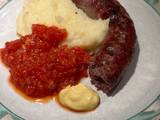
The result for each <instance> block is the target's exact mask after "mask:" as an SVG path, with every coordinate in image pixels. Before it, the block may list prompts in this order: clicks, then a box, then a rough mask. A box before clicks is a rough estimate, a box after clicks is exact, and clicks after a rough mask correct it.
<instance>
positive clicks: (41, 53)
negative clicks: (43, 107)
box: [1, 24, 90, 98]
mask: <svg viewBox="0 0 160 120" xmlns="http://www.w3.org/2000/svg"><path fill="white" fill-rule="evenodd" d="M66 38H67V31H66V30H65V29H59V28H57V27H54V26H53V27H46V26H44V25H38V24H35V25H33V26H32V34H31V35H27V36H24V37H21V38H20V39H17V40H14V41H11V42H7V43H6V44H5V48H3V49H2V50H1V58H2V62H3V63H4V64H5V65H6V66H7V67H9V69H10V73H11V77H10V78H11V79H10V81H11V83H12V84H13V85H14V86H15V87H16V88H17V89H18V90H20V91H22V92H23V93H24V94H25V95H27V96H30V97H32V98H43V97H46V96H51V95H56V94H57V93H58V92H59V91H60V90H61V89H63V88H65V87H66V86H68V85H75V84H77V83H79V82H80V79H81V78H82V77H85V76H87V68H88V61H89V58H90V55H89V53H88V52H86V51H85V50H84V49H82V48H80V47H72V48H69V47H68V46H67V45H61V43H62V42H63V41H64V40H65V39H66Z"/></svg>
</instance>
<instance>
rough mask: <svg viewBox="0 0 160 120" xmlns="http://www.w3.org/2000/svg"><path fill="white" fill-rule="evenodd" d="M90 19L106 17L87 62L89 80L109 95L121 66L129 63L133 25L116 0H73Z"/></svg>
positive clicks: (131, 52)
mask: <svg viewBox="0 0 160 120" xmlns="http://www.w3.org/2000/svg"><path fill="white" fill-rule="evenodd" d="M73 2H74V3H75V4H76V5H77V7H79V8H81V9H83V10H84V11H85V12H86V14H87V15H88V16H90V17H91V18H93V19H98V18H101V19H107V18H110V23H109V32H108V33H107V35H106V37H105V39H104V41H103V44H102V45H101V47H100V50H99V51H98V52H96V53H95V54H94V56H93V58H92V60H91V62H90V66H89V74H90V77H91V79H92V80H91V82H92V84H94V85H95V86H96V87H97V88H98V89H100V90H102V91H103V92H105V93H107V94H108V95H110V94H111V93H112V92H113V90H114V89H115V87H116V86H117V85H118V84H119V82H120V81H121V78H122V77H123V74H124V69H125V68H126V67H127V66H128V64H129V63H130V62H131V58H132V55H133V53H134V46H135V42H136V32H135V28H134V24H133V22H132V20H131V18H130V16H129V15H128V13H127V12H126V10H125V9H124V8H123V7H122V6H121V5H120V3H119V2H117V1H116V0H73Z"/></svg>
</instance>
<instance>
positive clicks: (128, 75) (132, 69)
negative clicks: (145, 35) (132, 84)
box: [111, 41, 140, 96]
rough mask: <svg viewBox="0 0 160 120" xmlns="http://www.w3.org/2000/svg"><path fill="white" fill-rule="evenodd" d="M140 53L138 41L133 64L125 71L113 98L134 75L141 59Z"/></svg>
mask: <svg viewBox="0 0 160 120" xmlns="http://www.w3.org/2000/svg"><path fill="white" fill-rule="evenodd" d="M139 53H140V47H139V43H138V41H136V43H135V51H134V54H133V57H132V60H131V63H130V64H129V66H127V68H126V70H124V73H123V74H122V77H121V79H122V80H121V81H120V83H119V85H118V86H117V87H116V89H115V90H114V92H113V93H112V94H111V96H115V95H116V94H117V93H118V92H119V91H120V90H121V89H122V88H123V87H124V86H125V85H126V84H127V82H128V81H129V80H130V78H131V77H132V75H133V74H134V72H135V70H136V66H137V63H138V59H139Z"/></svg>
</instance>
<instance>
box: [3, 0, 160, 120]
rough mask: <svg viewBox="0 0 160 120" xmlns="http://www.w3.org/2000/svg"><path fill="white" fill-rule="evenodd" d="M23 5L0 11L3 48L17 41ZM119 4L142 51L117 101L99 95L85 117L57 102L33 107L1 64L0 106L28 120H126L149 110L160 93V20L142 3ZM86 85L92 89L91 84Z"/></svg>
mask: <svg viewBox="0 0 160 120" xmlns="http://www.w3.org/2000/svg"><path fill="white" fill-rule="evenodd" d="M22 1H23V0H13V1H12V2H11V3H10V4H9V5H8V6H7V7H5V8H4V9H2V10H1V11H0V47H3V46H4V43H5V42H6V41H8V40H11V39H12V40H13V39H15V38H16V27H15V26H16V17H17V15H18V13H19V11H20V9H21V7H22ZM120 2H121V4H122V5H123V6H124V7H125V8H126V9H127V11H128V12H129V14H130V16H131V17H132V19H133V21H134V23H135V27H136V32H137V36H138V42H139V47H140V51H139V59H138V62H137V65H136V69H135V72H134V74H133V75H132V77H131V78H130V80H129V81H128V82H127V84H126V85H125V86H124V87H123V88H122V89H121V90H120V91H119V92H118V93H117V94H116V95H115V96H114V97H107V96H106V95H105V94H103V93H102V92H99V94H100V96H101V104H100V106H99V107H98V108H97V109H96V110H95V111H92V112H89V113H84V114H78V113H73V112H70V111H67V110H64V109H63V108H62V107H60V106H59V105H57V104H56V102H55V101H54V100H53V101H50V102H49V103H47V104H38V103H32V102H29V101H27V100H25V99H23V98H22V97H21V96H19V95H18V94H16V93H15V92H14V91H13V90H12V88H10V87H9V85H8V76H9V72H8V70H7V69H6V68H5V67H4V66H3V65H2V64H1V65H0V102H2V103H3V105H5V106H6V107H7V108H9V109H10V110H11V111H13V112H14V113H15V114H17V115H18V116H21V117H22V118H25V119H28V120H106V119H109V120H124V119H127V118H129V117H131V116H133V115H135V114H136V113H138V112H140V111H141V110H143V109H144V108H145V107H147V106H148V105H149V104H150V103H151V102H152V101H154V100H155V99H156V97H157V96H158V95H159V93H160V81H159V79H160V68H159V67H160V52H159V48H160V17H159V16H158V15H157V14H156V13H155V12H154V10H153V9H152V8H151V7H150V6H148V5H147V4H146V3H145V2H144V1H142V0H136V1H135V0H120ZM44 17H45V16H44ZM84 82H85V83H87V84H89V85H90V83H89V80H84ZM92 87H93V86H92Z"/></svg>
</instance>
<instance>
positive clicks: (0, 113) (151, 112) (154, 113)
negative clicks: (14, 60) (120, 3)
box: [0, 0, 160, 120]
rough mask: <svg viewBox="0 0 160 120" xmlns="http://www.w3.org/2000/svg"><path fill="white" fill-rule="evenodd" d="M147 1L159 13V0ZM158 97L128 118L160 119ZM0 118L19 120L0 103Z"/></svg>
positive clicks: (3, 2)
mask: <svg viewBox="0 0 160 120" xmlns="http://www.w3.org/2000/svg"><path fill="white" fill-rule="evenodd" d="M10 1H11V0H0V10H1V9H2V8H3V7H5V5H7V3H8V2H10ZM145 1H146V2H148V3H149V4H150V5H151V6H152V7H153V8H154V9H155V10H156V11H157V13H158V14H159V15H160V0H145ZM159 115H160V97H159V98H157V100H156V101H155V103H154V104H152V105H151V106H150V107H149V108H148V109H146V110H145V111H144V112H141V113H140V114H138V115H137V116H135V117H133V118H131V119H130V120H160V116H159ZM0 120H21V118H18V117H16V116H15V115H14V114H13V113H12V112H11V111H9V110H7V108H5V107H4V106H2V105H1V104H0Z"/></svg>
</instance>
